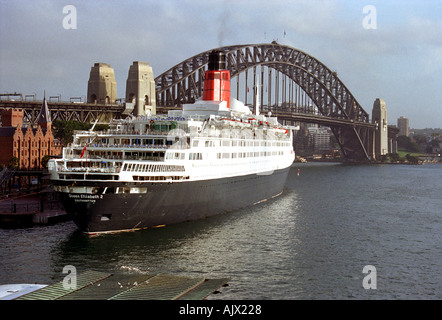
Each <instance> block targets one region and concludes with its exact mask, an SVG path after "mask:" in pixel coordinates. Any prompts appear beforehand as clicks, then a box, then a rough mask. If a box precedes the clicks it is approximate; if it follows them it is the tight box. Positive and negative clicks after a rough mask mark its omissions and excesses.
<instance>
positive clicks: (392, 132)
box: [0, 100, 398, 161]
mask: <svg viewBox="0 0 442 320" xmlns="http://www.w3.org/2000/svg"><path fill="white" fill-rule="evenodd" d="M41 105H42V101H14V100H0V109H6V108H21V109H23V113H24V121H25V122H27V123H32V124H35V123H36V121H37V119H38V116H39V114H40V109H41ZM48 106H49V110H50V112H51V118H52V121H54V120H76V121H80V122H89V123H93V122H95V121H96V120H97V119H98V123H109V122H110V121H111V120H112V119H119V118H124V117H126V115H125V113H124V112H125V106H124V104H90V103H78V102H48ZM156 108H157V113H158V114H167V111H168V110H174V109H176V108H174V107H164V106H157V107H156ZM264 109H265V110H263V112H268V111H270V112H272V115H273V116H277V117H278V119H279V120H282V121H284V122H285V123H286V124H294V122H306V123H317V124H319V125H322V126H327V127H330V128H331V129H332V131H333V133H334V135H335V136H336V137H338V143H339V144H340V146H341V150H342V151H343V153H344V156H345V157H346V158H348V159H352V160H356V161H366V160H367V158H368V159H370V158H371V157H372V155H373V140H374V137H373V133H374V132H375V130H376V124H373V123H370V122H357V121H354V120H351V119H344V118H342V117H339V116H337V117H330V116H323V115H320V114H313V113H300V112H296V110H295V109H290V108H269V109H267V108H266V107H264ZM355 132H356V133H357V136H358V137H359V139H360V143H361V145H364V150H363V152H364V153H365V156H364V155H362V156H358V157H355V156H353V154H352V153H354V150H357V149H358V148H359V146H358V145H355V143H357V140H355V139H354V138H353V137H352V136H354V133H355ZM397 132H398V129H397V128H396V127H394V126H389V127H388V136H389V139H391V140H392V141H395V138H396V135H397ZM364 159H365V160H364Z"/></svg>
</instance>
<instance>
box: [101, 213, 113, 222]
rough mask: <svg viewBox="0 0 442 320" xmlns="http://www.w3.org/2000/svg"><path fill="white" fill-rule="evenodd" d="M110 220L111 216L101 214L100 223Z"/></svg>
mask: <svg viewBox="0 0 442 320" xmlns="http://www.w3.org/2000/svg"><path fill="white" fill-rule="evenodd" d="M111 218H112V214H102V215H101V221H110V219H111Z"/></svg>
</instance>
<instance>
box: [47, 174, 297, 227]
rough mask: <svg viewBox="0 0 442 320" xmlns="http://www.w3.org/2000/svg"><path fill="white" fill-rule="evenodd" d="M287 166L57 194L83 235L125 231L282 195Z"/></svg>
mask: <svg viewBox="0 0 442 320" xmlns="http://www.w3.org/2000/svg"><path fill="white" fill-rule="evenodd" d="M289 169H290V168H285V169H280V170H276V171H273V172H271V173H267V174H250V175H244V176H234V177H228V178H221V179H211V180H199V181H185V182H154V183H153V182H143V183H140V182H131V183H128V182H124V183H123V182H117V181H116V182H107V183H106V184H105V186H107V187H108V188H116V187H123V186H124V187H125V188H131V187H132V188H145V189H146V192H145V193H110V194H106V193H105V194H94V195H91V194H81V193H75V194H74V193H65V192H59V197H60V200H61V202H62V204H63V207H64V208H65V210H66V212H67V214H68V215H69V216H70V217H71V218H72V220H73V221H74V222H75V224H76V225H77V226H78V228H79V229H80V230H81V231H83V232H85V233H89V234H95V233H108V232H119V231H130V230H138V229H144V228H150V227H158V226H164V225H170V224H176V223H181V222H186V221H192V220H198V219H203V218H207V217H210V216H214V215H218V214H222V213H226V212H231V211H235V210H238V209H240V208H244V207H247V206H251V205H254V204H257V203H260V202H262V201H264V200H267V199H270V198H273V197H275V196H278V195H280V194H281V193H282V191H283V189H284V185H285V181H286V178H287V175H288V172H289ZM57 182H58V183H56V184H59V185H62V184H63V183H62V182H61V181H60V180H59V181H57ZM64 182H65V183H66V184H68V183H69V182H68V181H64ZM69 185H72V182H70V184H69ZM75 185H77V186H95V185H100V186H103V182H98V181H97V182H94V181H76V182H75Z"/></svg>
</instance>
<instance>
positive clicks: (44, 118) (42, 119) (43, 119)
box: [37, 97, 52, 125]
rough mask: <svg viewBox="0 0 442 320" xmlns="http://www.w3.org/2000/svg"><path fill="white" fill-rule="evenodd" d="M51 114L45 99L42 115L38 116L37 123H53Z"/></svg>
mask: <svg viewBox="0 0 442 320" xmlns="http://www.w3.org/2000/svg"><path fill="white" fill-rule="evenodd" d="M51 122H52V121H51V113H50V112H49V107H48V103H47V102H46V97H44V98H43V104H42V105H41V109H40V115H39V116H38V119H37V123H38V124H39V125H42V124H46V123H51Z"/></svg>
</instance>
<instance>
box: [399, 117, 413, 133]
mask: <svg viewBox="0 0 442 320" xmlns="http://www.w3.org/2000/svg"><path fill="white" fill-rule="evenodd" d="M397 126H398V128H399V135H400V136H406V137H408V136H409V134H410V129H409V128H410V127H409V123H408V118H405V117H404V116H401V117H399V118H398V119H397Z"/></svg>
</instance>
